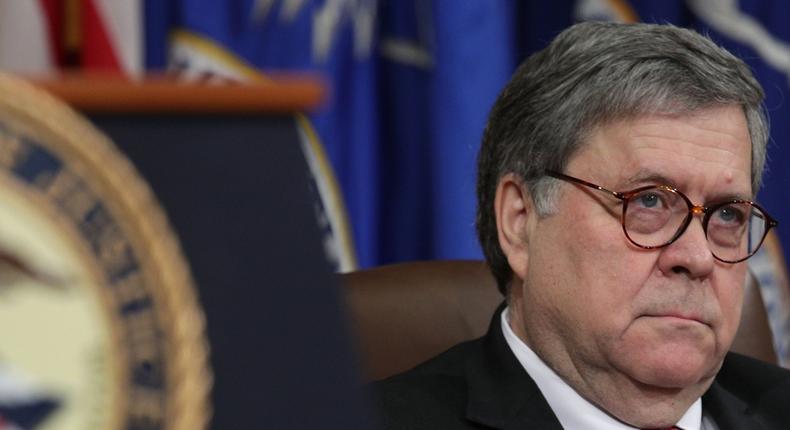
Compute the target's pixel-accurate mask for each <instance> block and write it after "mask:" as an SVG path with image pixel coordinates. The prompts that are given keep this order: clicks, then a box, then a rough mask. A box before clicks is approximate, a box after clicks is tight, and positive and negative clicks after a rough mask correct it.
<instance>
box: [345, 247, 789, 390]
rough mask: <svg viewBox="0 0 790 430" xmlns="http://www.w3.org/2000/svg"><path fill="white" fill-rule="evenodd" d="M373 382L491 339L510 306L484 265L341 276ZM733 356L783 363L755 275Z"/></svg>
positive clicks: (414, 266) (407, 267)
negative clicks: (500, 311)
mask: <svg viewBox="0 0 790 430" xmlns="http://www.w3.org/2000/svg"><path fill="white" fill-rule="evenodd" d="M339 276H340V278H341V282H342V283H343V284H344V288H345V292H346V299H347V303H348V310H349V314H350V319H351V324H352V327H353V330H354V331H355V334H356V339H357V346H358V349H359V351H360V353H361V355H362V363H363V366H364V368H365V371H366V372H365V375H366V379H368V380H376V379H381V378H385V377H387V376H390V375H393V374H395V373H399V372H402V371H405V370H408V369H410V368H412V367H414V366H415V365H417V364H419V363H421V362H423V361H425V360H427V359H429V358H431V357H433V356H435V355H437V354H439V353H440V352H442V351H444V350H446V349H447V348H449V347H451V346H453V345H455V344H456V343H459V342H462V341H465V340H469V339H474V338H476V337H479V336H482V335H483V334H485V332H486V330H487V329H488V324H489V322H490V320H491V316H492V315H493V312H494V309H495V308H496V307H497V305H499V304H500V303H501V302H502V301H503V298H502V295H501V294H500V293H499V292H498V291H497V289H496V285H495V282H494V278H493V277H492V275H491V273H490V272H489V271H488V268H487V267H486V265H485V263H484V262H481V261H430V262H417V263H404V264H396V265H391V266H383V267H379V268H374V269H369V270H361V271H357V272H352V273H348V274H344V275H339ZM743 308H744V309H743V318H742V321H741V326H740V328H739V329H738V334H737V335H736V339H735V343H734V344H733V347H732V349H733V350H734V351H738V352H740V353H743V354H746V355H751V356H753V357H756V358H759V359H762V360H765V361H769V362H772V363H776V354H775V352H774V348H773V338H772V336H771V330H770V328H769V326H768V320H767V317H766V313H765V307H764V306H763V300H762V297H761V296H760V292H759V288H757V285H756V281H755V280H754V279H753V277H752V276H749V281H748V282H747V285H746V289H745V297H744V304H743Z"/></svg>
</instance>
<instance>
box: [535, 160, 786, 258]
mask: <svg viewBox="0 0 790 430" xmlns="http://www.w3.org/2000/svg"><path fill="white" fill-rule="evenodd" d="M545 175H546V176H549V177H552V178H555V179H560V180H564V181H568V182H572V183H575V184H579V185H584V186H586V187H590V188H592V189H595V190H598V191H603V192H605V193H608V194H611V195H612V196H614V197H615V198H617V199H619V200H621V201H622V202H623V212H622V215H621V216H620V224H621V225H622V227H623V233H624V234H625V237H626V238H627V239H628V241H629V242H631V243H632V244H634V245H636V246H638V247H640V248H642V249H660V248H664V247H666V246H669V245H671V244H673V243H674V242H675V241H676V240H678V239H679V238H680V236H682V235H683V233H685V232H686V229H688V226H689V225H690V224H691V220H692V219H693V218H694V215H700V214H702V215H703V216H702V230H703V232H704V233H705V238H706V239H707V237H708V221H709V220H710V217H711V215H712V214H713V213H715V212H716V210H717V209H719V208H721V207H722V206H726V205H731V204H744V203H746V204H749V205H751V206H753V207H756V208H757V209H758V210H760V212H762V213H763V214H764V215H765V220H766V228H765V231H764V232H763V237H761V238H760V241H759V242H758V243H757V246H755V248H754V251H752V252H751V253H750V254H749V255H747V256H746V257H743V258H741V259H739V260H735V261H729V260H725V259H723V258H720V257H718V256H717V255H716V254H715V253H713V251H712V250H711V255H712V256H713V258H715V259H716V260H719V261H721V262H722V263H728V264H737V263H740V262H742V261H746V260H748V259H749V258H751V257H752V256H754V254H756V253H757V251H758V250H759V249H760V247H761V246H762V245H763V241H765V238H766V237H767V236H768V232H769V231H770V230H771V229H772V228H774V227H776V226H778V225H779V221H777V220H776V219H774V218H773V217H772V216H771V215H770V214H769V213H768V212H767V211H766V210H765V209H763V207H762V206H760V205H759V204H757V203H755V202H753V201H751V200H741V199H729V200H724V201H721V202H717V203H716V204H714V205H713V206H700V205H695V204H694V203H692V202H691V199H689V198H688V197H687V196H686V195H685V194H683V193H682V192H681V191H680V190H678V189H677V188H675V187H672V186H669V185H666V184H654V185H646V186H643V187H639V188H635V189H633V190H629V191H612V190H608V189H606V188H604V187H602V186H600V185H597V184H594V183H592V182H588V181H585V180H584V179H579V178H576V177H573V176H570V175H566V174H564V173H561V172H558V171H556V170H547V171H546V172H545ZM651 188H664V189H666V190H669V191H671V192H673V193H675V194H677V195H679V196H680V197H681V198H682V199H683V200H684V201H685V202H686V205H687V206H688V208H689V211H688V214H687V215H686V218H685V219H684V220H683V223H682V224H681V225H680V227H679V228H678V230H677V231H676V232H675V234H674V235H673V236H672V238H671V239H669V241H668V242H666V243H664V244H662V245H651V246H648V245H642V244H639V243H636V241H634V239H632V238H631V236H630V235H629V234H628V230H627V229H626V228H625V212H626V210H627V209H628V202H629V201H630V199H631V198H632V197H633V196H635V195H636V194H639V193H641V192H643V191H646V190H649V189H651Z"/></svg>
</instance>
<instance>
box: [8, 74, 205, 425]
mask: <svg viewBox="0 0 790 430" xmlns="http://www.w3.org/2000/svg"><path fill="white" fill-rule="evenodd" d="M195 291H196V290H195V288H194V285H193V281H192V278H191V274H190V272H189V269H188V266H187V263H186V261H185V259H184V257H183V256H182V253H181V251H180V248H179V245H178V242H177V240H176V238H175V236H174V234H173V233H172V232H171V230H170V228H169V226H168V223H167V220H166V218H165V215H164V212H163V211H162V209H161V208H160V207H159V205H158V204H157V202H156V201H155V198H154V196H153V194H152V192H151V190H150V189H149V188H148V187H147V185H146V184H145V182H144V181H143V180H142V179H141V178H140V177H139V175H138V174H137V173H136V172H135V170H134V169H133V167H132V166H131V164H130V163H129V162H128V161H127V160H126V159H125V158H124V157H123V156H122V155H121V153H120V152H119V151H117V150H116V149H115V147H114V146H113V145H112V144H111V142H110V141H109V140H108V138H107V137H105V136H104V135H103V134H102V133H100V132H99V131H97V130H96V129H95V128H94V127H92V126H91V125H90V124H89V123H88V122H87V121H86V120H84V119H82V118H81V117H80V116H79V115H78V114H76V113H75V112H73V111H72V110H71V109H69V108H68V107H66V106H65V105H64V104H62V103H61V102H59V101H57V100H55V99H54V98H52V97H50V96H49V95H48V94H45V93H43V92H42V91H40V90H37V89H35V88H33V87H32V86H31V85H29V84H27V83H25V82H22V81H20V80H18V79H14V78H11V77H8V76H4V75H0V429H4V428H11V429H16V428H21V429H36V430H55V429H57V430H70V429H80V430H85V429H99V430H105V429H106V430H115V429H118V430H120V429H129V430H131V429H151V430H154V429H163V430H187V429H189V430H195V429H198V430H199V429H204V428H206V426H207V423H208V420H209V416H210V410H211V409H210V407H209V391H210V386H211V373H210V371H209V368H208V344H207V342H206V338H205V334H204V325H205V323H204V317H203V314H202V312H201V310H200V307H199V305H198V301H197V297H196V292H195Z"/></svg>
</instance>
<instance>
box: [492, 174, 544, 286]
mask: <svg viewBox="0 0 790 430" xmlns="http://www.w3.org/2000/svg"><path fill="white" fill-rule="evenodd" d="M534 208H535V206H534V204H533V203H532V197H531V196H530V194H529V191H528V190H527V187H526V186H525V185H524V184H523V183H522V181H521V179H520V178H519V177H518V176H516V175H515V174H513V173H508V174H507V175H505V176H503V177H502V179H500V180H499V184H498V185H497V189H496V199H495V200H494V210H495V212H496V225H497V233H498V237H499V246H500V247H501V248H502V251H503V252H504V253H505V256H506V257H507V261H508V263H509V264H510V268H511V269H512V270H513V274H514V275H515V276H517V277H518V278H520V279H522V280H523V279H525V277H526V275H527V259H528V257H529V255H528V246H527V245H528V242H529V230H530V227H531V226H533V225H534V221H535V219H536V217H537V214H536V213H535V209H534Z"/></svg>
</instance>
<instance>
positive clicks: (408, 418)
mask: <svg viewBox="0 0 790 430" xmlns="http://www.w3.org/2000/svg"><path fill="white" fill-rule="evenodd" d="M479 342H480V341H479V340H476V341H470V342H465V343H462V344H459V345H456V346H454V347H452V348H450V349H449V350H447V351H445V352H443V353H442V354H440V355H438V356H436V357H434V358H432V359H430V360H429V361H426V362H425V363H423V364H420V365H418V366H417V367H415V368H414V369H411V370H409V371H407V372H404V373H401V374H398V375H395V376H392V377H390V378H387V379H383V380H381V381H377V382H374V383H373V384H371V385H370V387H369V388H370V390H371V393H372V396H373V399H374V404H375V407H376V409H377V411H378V413H379V417H380V421H381V424H382V427H383V428H384V429H437V428H441V429H453V428H474V427H471V423H469V422H468V421H467V420H466V418H465V416H466V404H467V390H468V386H467V381H466V367H467V362H468V360H469V359H470V358H471V357H472V356H474V355H475V354H477V353H479V351H480V345H479Z"/></svg>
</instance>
